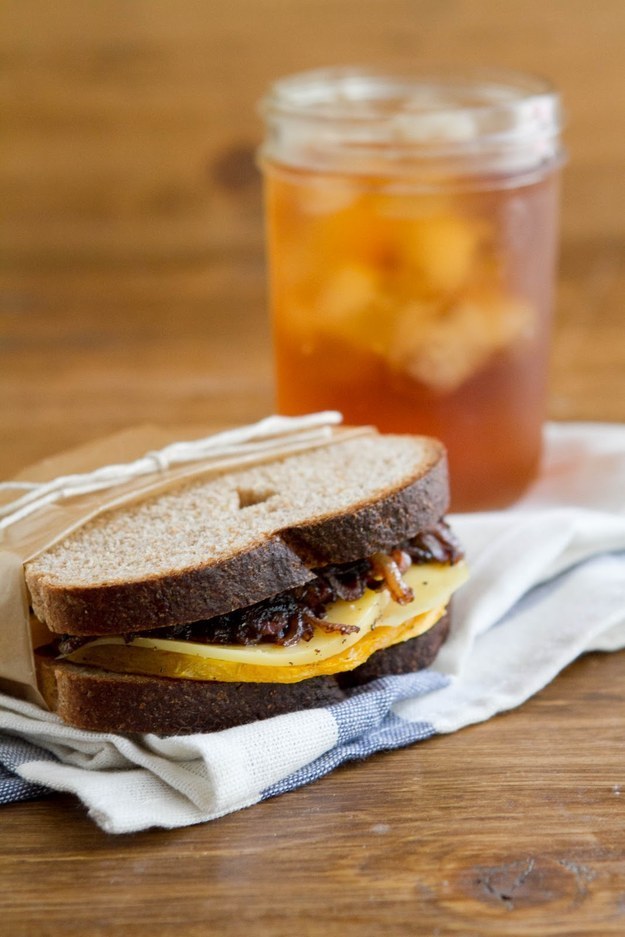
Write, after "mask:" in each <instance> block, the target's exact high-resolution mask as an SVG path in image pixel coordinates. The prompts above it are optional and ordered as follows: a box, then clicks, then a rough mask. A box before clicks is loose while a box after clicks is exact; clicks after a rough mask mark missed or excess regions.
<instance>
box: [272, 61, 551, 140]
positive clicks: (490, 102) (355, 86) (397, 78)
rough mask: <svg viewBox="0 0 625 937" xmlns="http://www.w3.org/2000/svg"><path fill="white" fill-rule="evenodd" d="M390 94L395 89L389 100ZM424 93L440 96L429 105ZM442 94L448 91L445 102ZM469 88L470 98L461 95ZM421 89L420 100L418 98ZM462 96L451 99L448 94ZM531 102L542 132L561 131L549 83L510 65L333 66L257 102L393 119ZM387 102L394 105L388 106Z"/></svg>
mask: <svg viewBox="0 0 625 937" xmlns="http://www.w3.org/2000/svg"><path fill="white" fill-rule="evenodd" d="M388 92H394V94H395V97H394V98H392V97H391V96H390V95H389V93H388ZM424 92H427V93H431V92H435V93H436V94H437V95H438V97H437V98H432V99H431V101H430V103H429V104H428V102H427V101H425V99H424V94H423V93H424ZM441 92H447V94H448V95H449V98H448V100H447V101H445V99H444V98H443V97H442V95H441ZM469 92H471V94H472V95H473V98H472V99H470V98H467V97H464V98H463V97H462V96H461V94H462V93H464V95H467V94H468V93H469ZM419 93H421V101H419V97H418V96H419ZM454 93H455V94H456V95H460V96H459V97H458V100H457V102H454V100H453V97H452V94H454ZM527 102H532V103H534V104H538V105H541V106H540V107H539V108H537V110H536V111H534V113H533V115H532V116H534V118H536V119H537V122H538V123H539V124H540V125H541V126H543V127H544V129H545V130H552V131H554V132H559V131H560V130H561V129H562V123H563V120H562V111H561V105H560V96H559V93H558V91H557V90H556V88H555V86H554V85H553V84H552V82H551V81H550V80H549V79H547V78H544V77H542V76H540V75H536V74H533V73H530V72H522V71H516V70H513V69H499V68H461V69H455V68H454V69H452V68H449V69H434V70H417V71H414V72H411V73H407V72H402V73H394V72H391V71H386V70H384V69H377V68H371V67H356V66H337V67H331V68H320V69H312V70H310V71H304V72H298V73H295V74H292V75H287V76H285V77H283V78H279V79H277V80H276V81H274V82H273V83H272V84H271V85H270V87H269V90H268V93H267V95H266V96H265V97H264V98H263V100H262V102H261V110H262V112H263V113H264V114H267V112H268V111H275V112H279V113H281V114H284V115H288V114H291V115H293V116H302V117H303V116H308V117H310V118H313V119H315V118H317V119H325V120H345V119H347V120H350V121H355V122H362V123H366V122H367V121H371V120H392V119H393V117H394V116H395V115H396V114H397V113H398V111H402V112H405V113H406V114H407V115H412V116H415V117H417V116H419V115H420V114H431V113H437V114H445V113H447V114H453V113H458V112H462V113H465V114H467V113H473V114H479V113H484V112H486V111H490V112H492V111H506V110H511V109H512V110H513V109H514V108H515V107H518V106H519V105H521V104H524V103H527ZM389 103H391V104H394V106H393V107H392V109H391V108H389V107H388V106H386V107H384V105H385V104H386V105H388V104H389Z"/></svg>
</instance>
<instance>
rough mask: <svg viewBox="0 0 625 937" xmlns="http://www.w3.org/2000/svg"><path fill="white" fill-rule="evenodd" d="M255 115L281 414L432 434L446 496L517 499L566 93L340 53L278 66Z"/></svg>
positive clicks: (537, 428)
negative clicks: (373, 66) (335, 416)
mask: <svg viewBox="0 0 625 937" xmlns="http://www.w3.org/2000/svg"><path fill="white" fill-rule="evenodd" d="M263 113H264V118H265V122H266V138H265V143H264V146H263V148H262V150H261V164H262V168H263V173H264V177H265V192H266V212H267V224H268V255H269V271H270V295H271V307H272V319H273V335H274V349H275V368H276V384H277V403H278V409H279V411H280V412H281V413H285V414H298V413H306V412H310V411H314V410H322V409H338V410H341V411H342V412H343V414H344V416H345V421H346V422H347V423H352V424H373V425H375V426H377V427H378V428H379V429H381V430H382V431H384V432H396V433H424V434H428V435H434V436H438V437H439V438H440V439H442V440H443V441H444V442H445V444H446V445H447V448H448V452H449V462H450V472H451V486H452V508H453V509H454V510H474V509H482V508H492V507H499V506H503V505H505V504H508V503H510V502H511V501H513V500H514V499H515V498H516V497H518V496H519V495H520V494H521V493H522V492H523V490H524V489H525V487H526V486H527V484H528V483H529V482H530V481H531V479H532V478H533V477H534V475H535V473H536V470H537V466H538V463H539V458H540V451H541V435H542V432H541V431H542V423H543V420H544V416H545V402H546V388H547V371H548V353H549V334H550V319H551V310H552V301H553V286H554V272H555V259H556V247H557V216H558V209H557V206H558V175H559V173H558V170H559V168H560V166H561V164H562V150H561V146H560V142H559V132H560V125H561V113H560V104H559V98H558V95H557V93H556V92H555V91H554V89H553V88H552V87H551V86H550V85H549V84H548V83H546V82H545V81H543V80H542V79H537V78H534V77H530V76H526V75H522V74H516V73H508V72H499V71H475V72H470V73H463V72H458V73H449V74H434V75H425V76H420V77H392V76H389V75H386V74H381V73H377V72H374V71H368V70H354V69H331V70H323V71H314V72H308V73H303V74H300V75H295V76H293V77H289V78H284V79H282V80H279V81H278V82H276V83H275V84H274V85H273V86H272V88H271V89H270V91H269V93H268V95H267V96H266V98H265V100H264V102H263Z"/></svg>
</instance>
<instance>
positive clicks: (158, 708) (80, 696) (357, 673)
mask: <svg viewBox="0 0 625 937" xmlns="http://www.w3.org/2000/svg"><path fill="white" fill-rule="evenodd" d="M448 630H449V614H448V613H447V614H445V615H444V616H443V617H442V618H441V619H440V620H439V621H438V622H437V623H436V624H435V625H434V626H433V627H432V628H430V629H429V631H426V632H425V633H424V634H422V635H419V636H418V637H416V638H412V640H410V641H405V642H404V643H403V644H395V645H393V646H392V647H389V648H385V649H384V650H381V651H376V653H375V654H372V655H371V657H370V658H369V659H368V660H367V661H365V663H364V664H361V665H360V667H357V668H356V669H355V670H351V671H347V672H344V673H340V674H337V675H336V676H323V677H313V678H312V679H309V680H302V681H301V683H288V684H276V683H220V682H217V681H203V680H176V679H171V678H168V677H148V676H141V675H139V674H118V673H111V672H109V671H106V670H98V669H96V668H94V667H86V666H81V665H78V664H72V663H69V662H68V661H63V660H56V659H54V658H53V657H47V656H45V655H44V654H37V655H36V657H37V669H38V676H39V685H40V689H41V691H42V693H43V695H44V698H45V700H46V702H47V704H48V706H49V707H50V709H52V710H53V711H55V712H56V713H58V715H59V716H60V717H61V719H62V720H63V721H64V722H67V723H69V724H70V725H73V726H76V727H78V728H80V729H91V730H93V731H96V732H123V733H132V732H151V733H155V734H157V735H189V734H191V733H193V732H215V731H219V730H221V729H229V728H232V727H233V726H238V725H244V724H245V723H249V722H256V721H257V720H259V719H268V718H269V717H270V716H279V715H282V714H284V713H288V712H294V711H296V710H298V709H314V708H316V707H318V706H328V705H329V704H331V703H339V702H341V701H342V700H344V699H346V698H347V696H348V695H349V689H350V688H351V687H355V686H360V685H361V684H363V683H367V682H369V681H370V680H374V679H375V678H376V677H382V676H388V675H390V674H402V673H410V672H412V671H415V670H421V669H423V668H424V667H427V666H428V665H429V664H431V663H432V661H433V660H434V658H435V657H436V654H437V653H438V650H439V648H440V646H441V644H442V643H443V641H444V640H445V638H446V636H447V633H448Z"/></svg>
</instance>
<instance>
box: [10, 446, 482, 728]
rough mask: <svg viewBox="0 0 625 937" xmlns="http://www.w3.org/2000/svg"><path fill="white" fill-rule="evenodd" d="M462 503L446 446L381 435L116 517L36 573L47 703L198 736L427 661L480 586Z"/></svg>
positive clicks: (238, 474) (207, 484)
mask: <svg viewBox="0 0 625 937" xmlns="http://www.w3.org/2000/svg"><path fill="white" fill-rule="evenodd" d="M448 500H449V493H448V481H447V465H446V456H445V450H444V448H443V446H442V444H440V443H439V442H437V441H436V440H433V439H429V438H425V437H416V436H392V435H389V436H383V435H378V434H377V433H374V432H371V434H367V435H362V436H358V437H356V438H349V439H344V440H338V441H336V442H335V443H334V444H333V445H331V446H328V447H324V448H318V449H314V450H312V451H308V452H306V453H299V454H295V455H287V456H284V457H282V458H278V459H276V460H275V461H272V462H270V463H267V464H263V465H256V466H254V467H251V468H249V467H247V468H240V469H237V470H231V471H229V472H227V473H224V474H220V475H217V476H212V477H210V478H208V479H206V478H204V479H200V480H197V479H196V480H195V481H189V482H187V483H186V484H184V485H183V486H181V487H179V488H176V489H175V490H170V491H167V492H165V493H161V494H159V495H157V496H153V497H151V498H149V499H147V500H144V501H141V502H138V503H136V504H133V505H127V506H125V507H119V508H116V509H112V510H110V511H108V512H107V513H104V514H103V515H101V516H100V517H97V518H96V519H94V520H92V521H90V522H89V523H88V524H86V525H85V526H84V527H82V528H80V529H79V530H77V531H75V532H73V533H72V534H70V535H68V536H67V537H66V538H65V539H63V540H61V542H59V543H57V544H55V545H54V546H52V547H51V548H49V549H48V550H47V551H45V552H44V553H42V554H40V555H39V556H38V557H36V558H35V559H33V560H31V561H30V562H29V563H27V564H26V568H25V576H26V584H27V589H28V592H29V597H30V603H31V608H32V614H33V615H34V616H35V617H36V618H37V619H38V620H39V622H41V623H43V624H44V625H45V626H46V628H47V630H48V632H49V635H50V640H49V642H48V643H47V644H45V645H43V646H41V647H38V648H37V649H36V655H35V656H36V663H37V671H38V680H39V685H40V689H41V692H42V694H43V696H44V698H45V700H46V702H47V704H48V705H49V707H50V709H51V710H53V711H55V712H56V713H58V715H59V716H60V718H61V719H62V720H64V721H65V722H67V723H69V724H70V725H73V726H77V727H79V728H84V729H92V730H96V731H101V732H121V733H134V732H141V733H155V734H158V735H171V734H189V733H194V732H208V731H217V730H221V729H225V728H229V727H232V726H236V725H241V724H244V723H248V722H252V721H255V720H258V719H265V718H268V717H271V716H276V715H280V714H283V713H288V712H291V711H294V710H298V709H306V708H311V707H317V706H326V705H328V704H330V703H334V702H339V701H341V700H343V699H345V697H346V696H347V695H348V694H349V693H350V692H351V690H352V689H353V688H354V687H356V686H359V685H361V684H363V683H366V682H368V681H371V680H374V679H376V678H378V677H382V676H385V675H389V674H401V673H407V672H412V671H414V670H419V669H421V668H423V667H427V666H429V665H430V664H431V663H432V661H433V660H434V658H435V656H436V654H437V652H438V650H439V648H440V646H441V644H442V643H443V641H444V640H445V638H446V636H447V633H448V630H449V627H450V608H449V605H450V599H451V596H452V594H453V592H454V591H455V590H456V589H457V588H458V587H459V586H460V585H461V584H462V582H463V581H464V580H465V579H466V577H467V570H466V565H465V563H464V560H463V555H462V549H461V547H460V545H459V544H458V542H457V541H456V539H455V537H454V535H453V533H452V532H451V530H450V528H449V526H448V524H447V523H446V521H445V520H444V514H445V511H446V510H447V507H448Z"/></svg>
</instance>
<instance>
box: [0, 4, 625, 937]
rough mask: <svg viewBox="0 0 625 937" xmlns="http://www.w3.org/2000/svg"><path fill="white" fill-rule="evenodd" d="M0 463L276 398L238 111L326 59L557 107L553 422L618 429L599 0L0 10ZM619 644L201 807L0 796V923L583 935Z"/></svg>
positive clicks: (604, 841) (620, 364)
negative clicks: (559, 176)
mask: <svg viewBox="0 0 625 937" xmlns="http://www.w3.org/2000/svg"><path fill="white" fill-rule="evenodd" d="M0 15H1V17H2V22H1V24H0V26H1V28H0V61H1V64H2V68H3V82H2V86H1V88H0V95H1V96H2V106H3V114H4V131H5V132H4V135H3V137H2V141H1V142H0V148H1V149H0V157H1V162H0V204H1V205H2V217H1V226H0V235H1V238H2V245H1V257H2V275H1V282H0V303H1V305H0V474H1V475H2V476H6V475H9V474H11V473H12V472H13V471H14V470H17V469H18V468H19V467H20V466H22V465H23V464H25V463H27V462H30V461H32V460H33V459H35V458H38V457H40V456H43V455H46V454H49V453H51V452H53V451H56V450H59V449H62V448H64V447H66V446H67V445H70V444H73V443H75V442H80V441H84V440H86V439H89V438H93V437H95V436H99V435H102V434H103V433H105V432H108V431H110V430H112V429H115V428H118V427H122V426H125V425H128V424H131V423H137V422H142V421H154V420H156V421H158V422H162V423H175V424H177V425H183V426H184V425H187V426H188V427H189V428H190V429H191V427H192V426H195V425H197V424H207V423H215V424H226V423H231V422H237V421H241V420H248V419H253V418H256V417H259V416H261V415H263V414H264V413H267V412H269V411H271V409H272V387H271V366H270V358H269V347H270V338H269V331H268V326H267V321H266V301H265V272H264V257H263V231H262V202H261V194H260V182H259V178H258V174H257V171H256V169H255V165H254V152H255V149H256V146H257V144H258V142H259V139H260V135H261V127H260V121H259V120H258V118H257V116H256V112H255V107H256V102H257V100H258V98H259V96H260V94H261V93H262V91H263V89H264V88H265V86H266V84H267V83H268V81H270V80H271V79H272V78H274V77H277V76H279V75H281V74H285V73H287V72H289V71H293V70H299V69H301V68H305V67H314V66H319V65H326V64H333V63H350V62H351V63H354V62H365V63H369V62H373V63H374V64H379V63H390V64H392V65H393V67H395V68H409V67H410V66H411V65H413V64H414V63H417V64H423V65H432V64H437V63H439V62H441V61H442V62H450V61H451V62H460V63H465V64H471V63H480V64H483V63H492V64H495V65H508V66H513V67H521V68H525V69H530V70H534V71H539V72H543V73H547V74H548V75H550V76H551V77H552V78H553V79H554V80H555V82H556V83H557V84H558V85H559V86H560V87H561V88H562V90H563V93H564V96H565V100H566V102H567V111H568V130H567V145H568V148H569V151H570V163H569V166H568V168H567V170H566V174H565V187H564V206H563V247H562V265H561V274H560V284H559V294H558V303H557V317H556V328H555V335H554V344H553V356H552V373H551V396H550V413H551V415H552V416H553V417H554V418H558V419H588V420H615V421H623V420H625V326H624V318H623V316H624V314H623V309H624V308H625V274H624V271H625V262H624V261H625V220H624V219H625V214H624V212H623V205H624V204H625V159H624V158H623V157H624V155H625V154H624V147H625V144H624V137H623V126H624V118H625V56H623V54H622V52H623V40H622V37H623V35H624V31H625V6H623V4H622V3H621V2H620V0H601V2H600V3H598V4H592V5H590V4H588V3H586V2H585V0H547V2H545V0H541V2H539V0H524V2H520V0H508V2H507V3H505V4H504V3H500V2H499V0H478V2H473V0H358V2H356V0H337V2H334V3H328V2H324V0H298V2H292V3H285V2H284V0H229V2H225V0H211V3H210V4H207V3H201V2H196V0H178V2H177V3H175V4H172V3H169V2H167V0H133V2H132V3H127V2H123V0H94V2H93V3H89V4H85V3H82V2H80V0H57V2H55V3H54V4H53V5H50V4H46V3H44V2H37V0H6V2H5V4H4V5H3V10H2V13H1V14H0ZM624 664H625V657H624V656H623V655H622V654H615V655H610V656H592V657H588V658H585V659H583V660H581V661H578V662H577V663H576V664H575V665H574V666H572V667H571V668H569V669H568V670H567V671H566V673H564V674H562V675H561V676H560V677H559V678H558V679H557V680H556V681H555V682H554V683H553V684H552V685H551V686H550V687H548V688H547V689H546V690H544V691H543V692H542V693H541V694H539V695H538V696H537V697H536V698H535V699H533V700H532V701H530V702H529V703H528V704H526V705H525V706H523V707H522V708H521V709H519V710H517V711H515V712H513V713H509V714H507V715H504V716H501V717H498V718H497V719H495V720H493V721H491V722H489V723H488V724H485V725H482V726H476V727H474V728H471V729H468V730H465V731H464V732H462V733H460V734H458V735H454V736H449V737H446V738H438V739H435V740H431V741H429V742H427V743H423V744H421V745H417V746H414V747H412V748H409V749H406V750H402V751H399V752H394V753H391V754H385V755H378V756H376V757H374V758H372V759H369V760H368V761H367V762H366V763H365V764H355V765H351V766H347V767H345V768H343V769H341V770H340V771H338V772H336V773H335V774H334V775H332V776H330V777H328V778H326V779H324V780H322V781H320V782H318V783H316V784H315V785H312V786H311V787H308V788H305V789H302V790H300V791H298V792H294V793H292V794H289V795H287V796H283V797H281V798H278V799H276V800H273V801H269V802H267V803H264V804H261V805H259V806H257V807H254V808H252V809H250V810H247V811H244V812H242V813H239V814H236V815H233V816H229V817H225V818H222V819H221V820H218V821H215V822H213V823H211V824H208V825H205V826H197V827H191V828H188V829H183V830H176V831H162V830H154V831H149V832H146V833H142V834H137V835H134V836H127V837H117V838H115V837H110V836H107V835H105V834H104V833H102V832H100V831H99V830H98V829H97V828H96V827H95V826H94V825H93V824H92V823H91V821H89V820H88V819H87V818H86V817H85V816H84V813H83V810H82V808H80V807H79V806H78V805H77V804H76V802H75V801H73V800H71V799H69V798H64V797H60V796H57V797H52V798H49V799H47V800H44V801H39V802H33V803H29V804H21V805H15V806H11V807H4V808H3V810H2V839H1V842H0V880H1V881H2V889H1V890H0V915H1V917H0V920H1V921H2V925H0V930H2V931H3V932H6V933H7V934H11V935H12V937H30V935H35V934H36V935H44V937H46V935H50V937H57V935H61V934H62V935H64V937H73V935H76V937H78V935H84V934H88V935H100V934H102V935H104V934H109V933H111V930H112V929H113V928H114V929H115V930H116V931H119V932H120V933H124V934H126V935H129V937H141V935H148V934H150V935H151V937H152V935H154V934H158V935H170V934H171V935H173V934H177V935H178V934H181V933H183V934H185V937H187V935H188V937H193V935H200V934H202V935H206V934H219V935H225V937H229V935H239V934H244V933H247V932H250V931H251V932H252V933H262V934H263V935H269V937H278V935H287V934H289V935H290V934H293V933H297V934H302V935H320V934H322V933H326V932H328V931H329V930H333V931H337V932H338V933H341V934H343V935H346V937H352V935H354V937H355V935H368V934H377V933H379V932H380V931H381V930H384V931H385V932H386V933H387V934H389V935H391V937H392V935H402V937H403V935H406V934H413V933H419V934H437V935H439V937H447V935H449V937H451V935H459V937H460V935H461V937H482V935H484V937H491V935H492V937H495V935H514V937H525V935H527V937H550V935H559V937H578V935H579V937H581V935H588V937H591V935H592V937H596V935H598V934H601V935H607V934H622V933H623V930H624V926H625V833H624V832H623V824H622V822H621V816H622V803H621V799H622V797H623V796H625V768H624V766H623V758H622V738H623V733H624V731H625V715H624V713H625V706H624V704H625V692H624V691H623V689H622V685H623V681H622V678H621V675H622V670H623V666H624Z"/></svg>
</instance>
